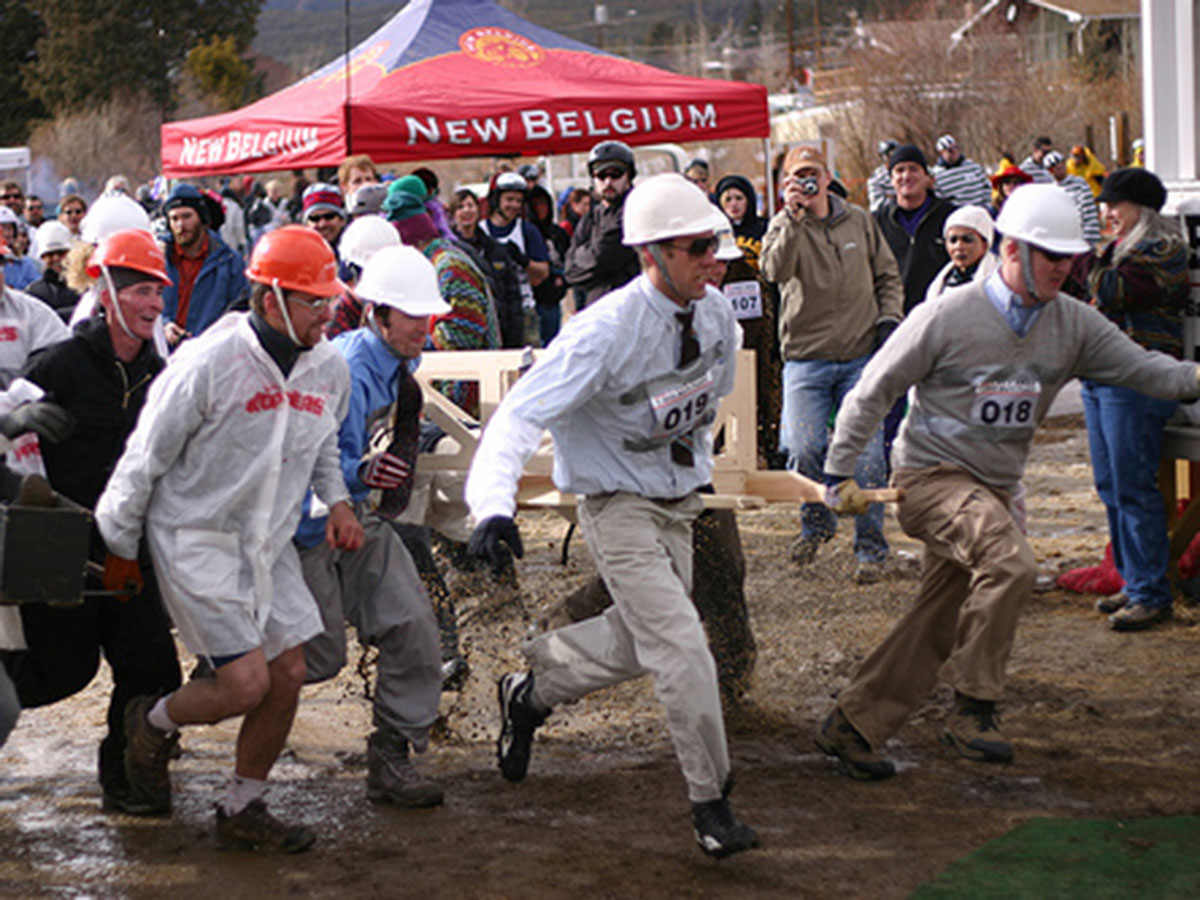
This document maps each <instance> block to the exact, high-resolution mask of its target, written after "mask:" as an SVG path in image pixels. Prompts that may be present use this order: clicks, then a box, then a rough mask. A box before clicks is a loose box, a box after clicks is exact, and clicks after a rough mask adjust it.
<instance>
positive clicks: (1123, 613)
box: [1108, 603, 1171, 631]
mask: <svg viewBox="0 0 1200 900" xmlns="http://www.w3.org/2000/svg"><path fill="white" fill-rule="evenodd" d="M1169 618H1171V607H1170V606H1146V605H1145V604H1143V603H1129V604H1127V605H1125V606H1124V607H1122V608H1121V609H1119V610H1117V611H1116V612H1115V613H1113V614H1112V615H1111V616H1109V617H1108V627H1109V628H1111V629H1112V630H1113V631H1143V630H1144V629H1146V628H1149V627H1151V626H1152V625H1157V624H1158V623H1159V622H1165V621H1167V619H1169Z"/></svg>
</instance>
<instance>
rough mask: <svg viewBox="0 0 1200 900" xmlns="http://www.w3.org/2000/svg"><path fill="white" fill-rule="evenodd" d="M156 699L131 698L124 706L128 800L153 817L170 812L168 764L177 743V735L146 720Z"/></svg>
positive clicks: (149, 697) (144, 813) (177, 733)
mask: <svg viewBox="0 0 1200 900" xmlns="http://www.w3.org/2000/svg"><path fill="white" fill-rule="evenodd" d="M157 700H158V698H157V697H151V696H149V695H146V696H142V697H134V698H133V699H132V700H130V701H129V702H128V703H127V704H126V705H125V778H126V780H128V782H129V800H130V802H131V803H135V804H137V805H138V806H139V807H140V808H141V809H143V810H144V811H143V812H142V813H141V815H154V814H157V813H167V812H170V811H171V774H170V772H168V771H167V763H168V762H169V761H170V759H171V754H172V752H173V751H174V750H175V746H176V744H178V743H179V732H177V731H176V732H166V731H162V730H160V729H158V728H155V727H154V726H153V725H151V724H150V722H149V721H148V720H147V719H146V713H148V712H150V708H151V707H153V706H154V704H155V702H156V701H157Z"/></svg>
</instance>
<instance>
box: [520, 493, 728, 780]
mask: <svg viewBox="0 0 1200 900" xmlns="http://www.w3.org/2000/svg"><path fill="white" fill-rule="evenodd" d="M702 508H703V504H702V502H701V500H700V498H699V496H698V495H694V494H693V495H691V496H688V497H686V498H684V499H683V500H679V501H676V502H660V501H654V500H648V499H646V498H645V497H639V496H637V495H636V494H625V493H617V494H612V495H607V496H603V497H594V498H588V499H584V500H581V501H580V504H579V520H580V524H581V525H582V526H583V531H584V535H585V536H586V537H587V543H588V549H589V550H591V553H592V557H593V558H594V559H595V560H596V567H597V568H598V569H599V571H600V576H601V577H602V578H603V580H604V583H605V584H606V585H607V586H608V589H609V592H610V593H611V594H612V598H613V605H612V606H610V607H609V608H608V609H606V610H605V611H604V613H603V614H602V615H599V616H596V617H595V618H591V619H586V620H585V621H582V622H577V623H576V624H574V625H568V626H566V627H565V628H559V629H556V630H554V631H551V632H548V633H547V634H543V635H541V636H539V637H537V638H535V639H533V640H532V641H530V642H529V643H528V644H526V646H525V653H526V655H527V656H528V658H529V661H530V665H531V667H532V668H533V671H534V674H535V676H536V678H537V680H536V684H535V693H536V696H537V699H539V700H540V701H542V702H543V703H545V704H546V705H547V706H554V705H556V704H558V703H562V702H564V701H566V700H574V699H576V698H578V697H582V696H583V695H584V694H587V693H590V692H591V691H594V690H596V689H598V688H602V687H607V686H608V685H611V684H617V683H618V682H621V681H626V680H628V679H630V678H636V677H638V676H639V675H644V674H649V675H651V676H652V677H653V679H654V692H655V694H656V695H657V697H658V699H659V701H660V702H661V703H662V705H663V707H664V708H665V709H666V713H667V728H668V730H669V731H670V733H671V741H672V743H673V744H674V746H675V754H676V756H677V757H678V759H679V766H680V768H681V769H682V770H683V777H684V780H686V781H687V786H688V798H689V799H690V800H691V801H692V802H693V803H702V802H705V801H708V800H715V799H717V798H718V797H720V796H721V789H722V787H723V786H724V784H725V779H726V777H727V776H728V775H729V750H728V748H727V746H726V743H725V723H724V721H723V719H722V717H721V702H720V698H719V696H718V691H717V671H716V666H715V664H714V663H713V658H712V654H711V653H709V651H708V644H707V642H706V640H705V636H704V628H703V627H702V626H701V624H700V617H699V616H698V615H697V614H696V608H695V607H694V606H693V605H692V602H691V600H690V599H689V598H688V594H689V590H690V587H691V581H692V521H693V520H694V519H695V518H696V516H697V515H698V514H699V513H700V510H701V509H702Z"/></svg>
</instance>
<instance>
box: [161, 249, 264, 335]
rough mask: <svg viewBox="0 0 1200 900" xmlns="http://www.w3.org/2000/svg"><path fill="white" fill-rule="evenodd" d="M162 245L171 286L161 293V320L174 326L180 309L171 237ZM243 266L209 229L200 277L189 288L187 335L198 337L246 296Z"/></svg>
mask: <svg viewBox="0 0 1200 900" xmlns="http://www.w3.org/2000/svg"><path fill="white" fill-rule="evenodd" d="M165 243H166V253H167V274H168V275H170V276H171V281H172V284H171V286H170V287H168V288H167V289H166V290H164V291H163V318H164V319H165V320H166V321H168V322H173V321H175V311H176V309H178V307H179V288H178V284H179V271H178V269H176V268H175V258H174V257H175V239H174V237H172V236H169V235H168V237H167V239H166V241H165ZM244 265H245V263H243V262H242V258H241V257H240V256H238V254H237V253H235V252H234V251H233V250H231V249H230V248H229V245H228V244H226V243H225V242H224V241H223V240H221V237H220V235H218V234H217V233H216V232H215V231H213V230H212V229H211V228H209V229H208V256H206V257H205V258H204V265H203V266H201V267H200V274H198V275H197V276H196V284H195V285H194V286H193V287H192V299H191V302H190V303H189V304H188V314H187V322H186V323H185V324H184V328H185V329H186V330H187V331H188V332H189V333H190V334H192V335H197V334H199V333H200V332H202V331H204V329H205V328H207V327H208V326H209V325H211V324H212V323H213V322H215V321H217V319H219V318H221V314H222V313H224V312H225V311H226V310H227V309H230V308H231V307H232V306H233V305H234V304H235V303H236V302H237V301H238V300H240V299H241V298H242V296H243V295H245V294H248V293H249V284H248V283H247V281H246V274H245V272H244V270H243V267H244Z"/></svg>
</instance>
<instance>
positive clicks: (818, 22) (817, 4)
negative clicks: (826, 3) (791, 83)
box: [813, 0, 821, 71]
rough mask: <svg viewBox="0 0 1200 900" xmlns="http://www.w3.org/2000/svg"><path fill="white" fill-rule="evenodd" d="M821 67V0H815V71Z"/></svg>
mask: <svg viewBox="0 0 1200 900" xmlns="http://www.w3.org/2000/svg"><path fill="white" fill-rule="evenodd" d="M819 68H821V0H813V71H816V70H817V69H819Z"/></svg>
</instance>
